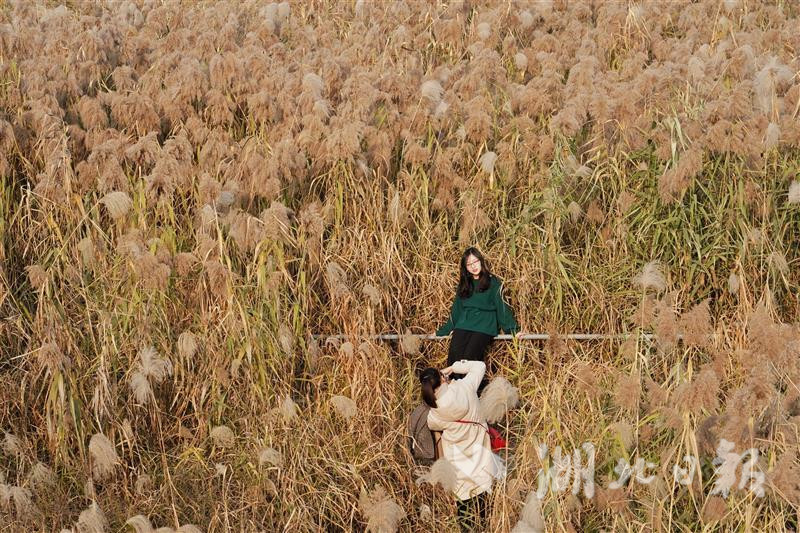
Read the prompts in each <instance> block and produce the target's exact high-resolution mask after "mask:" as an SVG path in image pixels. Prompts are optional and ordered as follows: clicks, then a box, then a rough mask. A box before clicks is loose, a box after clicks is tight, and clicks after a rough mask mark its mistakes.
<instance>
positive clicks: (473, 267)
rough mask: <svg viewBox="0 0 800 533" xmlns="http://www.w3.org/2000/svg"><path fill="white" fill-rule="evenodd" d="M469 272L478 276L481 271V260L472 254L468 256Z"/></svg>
mask: <svg viewBox="0 0 800 533" xmlns="http://www.w3.org/2000/svg"><path fill="white" fill-rule="evenodd" d="M467 272H469V273H470V274H472V276H473V277H477V276H478V275H479V274H480V273H481V260H480V259H478V258H477V257H475V256H474V255H472V254H470V255H468V256H467Z"/></svg>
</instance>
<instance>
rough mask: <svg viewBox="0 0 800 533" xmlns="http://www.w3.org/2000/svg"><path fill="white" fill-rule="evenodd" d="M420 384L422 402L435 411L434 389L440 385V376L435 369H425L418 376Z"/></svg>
mask: <svg viewBox="0 0 800 533" xmlns="http://www.w3.org/2000/svg"><path fill="white" fill-rule="evenodd" d="M419 382H420V383H421V384H422V401H424V402H425V403H426V404H428V407H430V408H431V409H436V394H435V392H436V389H438V388H439V385H441V384H442V375H441V374H439V371H438V370H437V369H435V368H426V369H425V370H423V371H422V372H421V373H420V375H419Z"/></svg>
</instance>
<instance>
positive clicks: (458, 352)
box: [436, 247, 522, 389]
mask: <svg viewBox="0 0 800 533" xmlns="http://www.w3.org/2000/svg"><path fill="white" fill-rule="evenodd" d="M500 329H502V330H503V331H505V332H506V333H508V334H511V335H514V334H516V335H518V336H519V335H520V334H521V333H522V332H521V331H520V328H519V325H518V324H517V322H516V320H514V313H513V312H512V311H511V308H510V307H509V306H508V304H507V303H506V302H505V301H504V300H503V284H502V282H501V281H500V280H499V279H498V278H497V277H496V276H494V275H492V273H491V272H490V271H489V267H488V265H487V264H486V261H485V260H484V258H483V255H482V254H481V253H480V252H479V251H478V249H477V248H473V247H470V248H467V249H466V250H465V251H464V255H463V256H462V257H461V269H460V276H459V281H458V289H457V290H456V295H455V298H454V299H453V305H452V307H451V308H450V318H449V319H448V320H447V322H446V323H445V325H443V326H442V327H440V328H439V329H438V330H436V335H438V336H444V335H448V334H450V332H452V333H453V335H452V336H451V338H450V348H449V350H448V353H447V366H450V365H452V364H453V363H455V362H456V361H459V360H461V359H467V360H470V361H484V357H485V355H486V349H487V348H488V347H489V344H490V343H491V342H492V339H494V337H495V335H497V333H498V332H499V330H500ZM484 362H485V361H484ZM460 377H461V376H460V375H457V374H454V375H453V378H454V379H458V378H460ZM484 381H485V379H484ZM483 385H485V383H482V386H481V389H482V388H483Z"/></svg>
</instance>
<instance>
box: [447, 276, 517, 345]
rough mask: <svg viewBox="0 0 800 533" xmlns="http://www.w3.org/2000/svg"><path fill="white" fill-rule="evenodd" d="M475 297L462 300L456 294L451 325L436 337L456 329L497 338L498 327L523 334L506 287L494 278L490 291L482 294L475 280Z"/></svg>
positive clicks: (491, 279) (451, 309)
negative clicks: (509, 304)
mask: <svg viewBox="0 0 800 533" xmlns="http://www.w3.org/2000/svg"><path fill="white" fill-rule="evenodd" d="M472 287H473V291H472V296H470V297H469V298H462V297H460V296H459V295H458V294H456V296H455V298H454V299H453V306H452V307H451V308H450V318H449V319H448V320H447V323H446V324H445V325H444V326H442V327H440V328H439V329H438V330H436V335H439V336H445V335H448V334H449V333H450V332H451V331H453V330H454V329H465V330H468V331H478V332H480V333H485V334H487V335H491V336H492V337H494V336H495V335H497V333H498V328H502V329H503V331H505V332H506V333H509V334H512V335H513V334H514V333H516V332H517V331H519V325H518V324H517V322H516V320H514V314H513V313H512V312H511V308H510V307H509V306H508V304H506V302H505V301H504V300H503V284H502V283H501V282H500V280H499V279H497V278H496V277H494V276H492V277H491V278H490V283H489V288H488V289H486V290H485V291H484V292H478V289H477V281H476V280H474V279H473V280H472Z"/></svg>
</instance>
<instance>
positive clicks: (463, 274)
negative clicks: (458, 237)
mask: <svg viewBox="0 0 800 533" xmlns="http://www.w3.org/2000/svg"><path fill="white" fill-rule="evenodd" d="M471 255H474V256H475V257H476V258H477V259H478V260H479V261H480V262H481V273H480V274H478V292H483V291H485V290H486V289H488V288H489V283H490V281H491V278H492V273H491V272H490V271H489V265H488V263H487V262H486V259H484V258H483V254H482V253H481V252H480V251H479V250H478V249H477V248H474V247H472V246H470V247H469V248H467V249H466V250H464V255H462V256H461V268H460V274H459V278H458V291H457V293H458V295H459V296H461V297H462V298H469V297H470V296H472V274H470V273H469V271H468V270H467V257H469V256H471Z"/></svg>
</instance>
